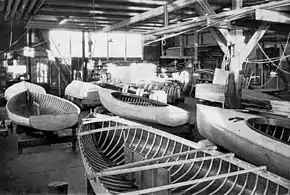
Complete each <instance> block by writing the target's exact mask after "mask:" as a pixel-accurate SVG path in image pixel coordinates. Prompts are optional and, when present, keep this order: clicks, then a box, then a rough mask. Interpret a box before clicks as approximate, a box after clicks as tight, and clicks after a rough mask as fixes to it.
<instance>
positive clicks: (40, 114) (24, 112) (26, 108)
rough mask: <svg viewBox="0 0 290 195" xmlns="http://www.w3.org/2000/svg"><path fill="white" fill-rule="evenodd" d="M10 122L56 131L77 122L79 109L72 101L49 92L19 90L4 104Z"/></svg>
mask: <svg viewBox="0 0 290 195" xmlns="http://www.w3.org/2000/svg"><path fill="white" fill-rule="evenodd" d="M6 110H7V113H8V116H9V118H10V119H11V121H12V122H14V123H16V124H19V125H23V126H28V127H31V128H34V129H38V130H42V131H57V130H61V129H66V128H69V127H72V126H73V125H75V124H76V123H77V122H78V115H79V113H80V109H79V108H78V107H77V106H76V105H75V104H73V103H71V102H69V101H67V100H65V99H63V98H59V97H57V96H53V95H50V94H41V93H33V92H29V91H24V92H21V93H19V94H17V95H15V96H13V97H12V98H11V99H9V100H8V102H7V104H6Z"/></svg>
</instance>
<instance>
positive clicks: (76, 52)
mask: <svg viewBox="0 0 290 195" xmlns="http://www.w3.org/2000/svg"><path fill="white" fill-rule="evenodd" d="M89 33H91V41H92V46H91V47H92V48H91V50H92V51H91V52H92V57H97V58H108V57H109V58H141V57H142V56H143V49H142V48H143V46H142V44H143V40H142V35H141V34H134V33H124V32H114V33H96V32H86V33H85V55H86V57H88V56H89V49H88V48H89ZM49 41H50V45H51V48H50V49H51V52H52V55H53V56H55V57H58V58H63V59H67V58H71V57H82V32H81V31H67V30H50V31H49ZM66 61H67V60H66ZM68 61H69V60H68ZM68 61H67V63H68Z"/></svg>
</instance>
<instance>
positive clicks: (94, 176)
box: [78, 114, 290, 195]
mask: <svg viewBox="0 0 290 195" xmlns="http://www.w3.org/2000/svg"><path fill="white" fill-rule="evenodd" d="M95 116H96V118H90V119H84V120H83V122H82V124H81V127H80V128H79V133H78V139H79V140H80V139H81V137H82V136H86V135H90V134H94V133H101V132H108V131H114V130H116V126H112V127H111V126H109V127H106V128H103V127H104V123H106V122H109V124H110V122H115V123H116V124H117V123H121V124H123V125H121V126H120V127H124V128H118V130H120V131H121V135H124V136H125V134H124V131H125V130H124V129H136V128H141V129H143V130H144V129H145V130H146V131H148V132H150V133H154V134H158V135H161V136H164V137H172V136H173V135H171V134H169V133H166V132H163V131H160V130H157V129H154V128H152V127H149V126H145V125H141V124H138V123H135V122H132V121H128V120H125V119H122V118H119V117H110V116H106V115H101V114H95ZM91 123H101V124H102V128H99V129H92V130H88V131H84V132H82V131H81V129H82V125H87V124H91ZM124 139H125V140H126V137H124ZM174 140H175V141H177V142H180V143H183V144H186V145H188V146H189V147H192V148H195V149H194V150H190V151H186V152H182V153H175V154H171V155H166V156H162V157H157V158H151V159H146V157H145V159H144V158H143V159H139V160H140V161H137V162H129V164H125V165H119V166H116V167H112V168H106V169H104V170H102V171H100V172H98V173H94V172H93V169H92V168H91V167H90V165H89V164H88V162H87V161H86V160H84V159H85V156H84V154H83V153H82V152H81V155H82V158H83V160H84V167H85V169H86V174H87V179H88V180H89V182H90V184H91V186H92V188H93V190H94V191H98V192H102V193H100V194H110V192H109V191H108V190H107V189H106V188H105V186H103V185H102V184H101V182H100V180H99V178H101V177H104V176H112V175H118V174H124V173H135V172H141V171H151V172H150V173H151V174H152V177H151V179H152V181H155V179H154V176H155V178H156V176H157V172H158V170H159V169H158V168H161V169H162V168H164V167H168V166H172V165H180V164H184V163H192V162H194V161H196V162H197V161H204V160H209V159H216V158H220V159H222V160H224V161H227V162H229V163H232V164H234V165H236V166H238V167H241V168H243V169H244V170H238V171H234V172H230V173H226V174H221V175H216V176H210V177H207V178H200V179H195V180H190V181H185V182H180V183H174V184H171V183H170V181H167V182H165V185H161V186H157V187H148V188H145V189H141V190H137V191H132V192H125V193H120V194H123V195H133V194H148V193H153V194H171V189H173V188H177V187H182V186H188V185H193V184H196V183H201V182H205V181H214V180H216V179H221V178H227V177H231V176H236V175H240V174H244V173H251V172H252V173H256V174H257V175H258V176H260V177H264V178H266V179H268V180H270V181H273V182H275V183H277V184H279V185H281V186H283V187H285V188H287V189H290V185H289V181H288V180H286V179H284V178H282V177H279V176H277V175H275V174H272V173H270V172H265V169H266V167H265V166H260V167H255V166H253V165H251V164H249V163H246V162H244V161H241V160H239V159H236V158H233V157H234V154H233V153H228V154H223V153H221V152H219V151H217V150H215V149H216V147H215V146H210V147H200V146H199V145H198V144H197V143H194V142H191V141H188V140H185V139H183V138H181V137H177V136H174ZM104 143H105V142H104ZM79 146H80V149H81V150H82V143H81V142H80V141H79ZM105 150H106V149H105ZM198 151H204V152H206V153H207V154H210V156H205V157H200V158H194V159H187V160H181V161H172V162H167V163H159V164H152V163H154V162H156V161H159V160H161V159H169V158H171V157H173V156H183V155H188V154H191V153H196V152H198ZM133 155H135V154H133ZM135 157H136V156H135ZM165 177H166V176H165ZM149 179H150V178H149ZM155 182H156V181H155ZM288 192H289V191H288Z"/></svg>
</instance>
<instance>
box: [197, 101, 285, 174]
mask: <svg viewBox="0 0 290 195" xmlns="http://www.w3.org/2000/svg"><path fill="white" fill-rule="evenodd" d="M235 117H238V118H239V119H238V120H235V119H233V118H235ZM231 119H233V120H231ZM271 120H272V121H273V119H265V118H258V117H256V116H254V115H251V114H245V113H241V112H237V111H235V110H227V109H221V108H216V107H210V106H205V105H201V104H198V105H197V128H198V131H199V132H200V134H201V135H202V136H204V137H206V138H207V139H209V140H210V141H212V142H214V143H216V144H217V145H220V146H222V147H224V148H226V149H228V150H230V151H233V152H235V154H237V155H238V156H240V157H241V158H243V159H245V160H247V161H249V162H251V163H253V164H255V165H266V166H267V168H268V170H270V171H271V172H274V173H277V174H278V175H280V176H282V177H285V178H287V179H290V167H289V164H290V153H289V151H290V145H289V143H290V142H289V141H290V131H289V129H288V132H286V130H283V131H285V133H283V135H284V136H286V137H287V138H284V137H283V139H284V141H283V140H282V141H281V140H279V139H278V138H273V137H272V136H271V135H268V134H265V132H264V131H265V129H264V128H265V127H266V126H261V125H260V126H259V128H258V129H256V128H254V125H258V124H264V125H265V124H270V123H271ZM259 121H260V122H259ZM262 121H263V123H261V122H262ZM282 121H284V122H285V120H280V125H281V124H282ZM287 123H289V122H287ZM279 131H280V132H279ZM281 131H282V129H277V133H276V135H277V136H278V137H279V138H280V137H281V138H282V136H281V135H282V134H281Z"/></svg>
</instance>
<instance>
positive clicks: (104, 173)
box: [95, 153, 234, 177]
mask: <svg viewBox="0 0 290 195" xmlns="http://www.w3.org/2000/svg"><path fill="white" fill-rule="evenodd" d="M229 157H230V158H231V157H234V154H233V153H228V154H221V155H215V156H206V157H199V158H193V159H187V160H179V161H173V162H167V163H159V164H153V165H146V166H142V167H133V168H128V169H120V170H112V171H105V170H104V171H101V172H98V173H96V174H95V176H96V177H104V176H111V175H119V174H125V173H133V172H138V171H145V170H151V169H158V168H163V167H170V166H174V165H182V164H186V163H193V162H200V161H205V160H212V159H216V158H229Z"/></svg>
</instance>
